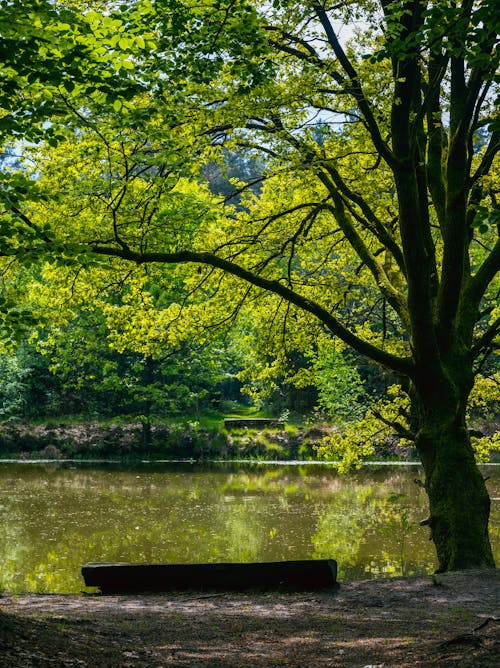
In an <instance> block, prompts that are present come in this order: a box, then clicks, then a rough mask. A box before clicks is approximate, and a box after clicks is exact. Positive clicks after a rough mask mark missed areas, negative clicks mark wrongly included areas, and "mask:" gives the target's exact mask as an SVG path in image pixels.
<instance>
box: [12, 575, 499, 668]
mask: <svg viewBox="0 0 500 668" xmlns="http://www.w3.org/2000/svg"><path fill="white" fill-rule="evenodd" d="M499 593H500V573H499V571H498V570H483V571H462V572H459V573H450V574H446V575H439V576H434V577H417V578H395V579H390V580H375V581H374V580H371V581H357V582H343V583H341V584H340V586H339V587H338V588H337V589H336V590H332V591H321V592H310V593H282V592H276V593H275V592H272V593H270V592H265V593H264V592H261V593H258V592H257V593H244V594H241V593H237V594H236V593H224V592H217V593H197V592H189V593H177V594H165V595H139V596H137V595H134V596H102V595H98V594H97V595H80V596H75V595H67V596H64V595H29V596H16V597H14V596H4V597H0V666H2V668H3V667H4V666H5V668H30V667H31V666H33V667H34V666H36V667H37V668H45V667H49V666H51V667H53V666H56V667H57V666H72V667H76V666H81V667H85V666H88V667H89V668H90V667H92V668H100V667H104V666H108V667H110V668H111V667H113V668H127V667H139V668H146V667H147V668H159V667H160V666H189V667H198V666H214V667H220V668H236V667H242V666H245V667H248V668H250V667H252V668H264V667H265V668H268V667H270V666H283V667H295V668H299V667H300V668H311V667H314V668H316V667H318V668H322V667H326V666H339V667H342V668H347V667H350V666H356V667H358V668H364V667H367V666H369V667H370V668H382V667H383V668H388V667H397V668H404V667H410V666H411V667H412V668H413V667H414V666H440V667H445V666H461V668H467V667H470V668H482V667H484V666H491V667H493V666H494V667H496V668H497V667H498V666H500V651H499V650H500V642H499V641H500V637H499V615H498V613H499V610H498V601H499Z"/></svg>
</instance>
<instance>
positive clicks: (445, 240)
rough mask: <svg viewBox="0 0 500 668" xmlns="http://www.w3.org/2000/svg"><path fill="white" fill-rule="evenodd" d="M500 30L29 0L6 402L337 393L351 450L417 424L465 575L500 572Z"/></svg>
mask: <svg viewBox="0 0 500 668" xmlns="http://www.w3.org/2000/svg"><path fill="white" fill-rule="evenodd" d="M498 23H499V16H498V11H496V7H495V3H494V2H492V1H491V0H463V1H462V2H448V0H443V1H439V2H435V3H430V2H429V3H427V2H417V1H414V0H411V1H406V0H394V1H390V2H388V1H386V0H382V1H381V2H365V1H364V0H362V1H360V2H359V1H352V2H351V1H350V0H349V1H348V2H345V3H342V4H340V5H337V4H334V5H330V4H328V3H323V2H319V1H318V0H307V1H305V2H300V3H299V2H294V1H293V0H276V1H275V2H272V3H261V2H258V0H230V1H228V2H224V1H221V0H206V1H202V2H201V3H200V2H197V3H193V2H191V0H181V1H179V0H176V1H175V2H170V0H156V1H154V2H152V1H150V0H137V1H135V2H131V3H126V4H123V5H119V4H117V3H114V2H107V1H106V0H89V1H88V2H85V3H82V2H73V1H72V0H57V1H56V2H49V1H48V0H46V1H45V0H30V1H28V2H25V1H24V0H23V1H22V2H21V1H20V0H12V1H11V2H1V3H0V33H1V44H0V47H1V49H2V56H3V58H2V60H3V64H2V73H3V77H2V83H1V85H0V108H1V110H2V111H1V116H0V131H1V133H2V138H3V145H4V149H3V150H4V153H3V158H2V169H1V171H0V181H1V184H0V185H1V200H2V216H1V219H0V255H1V258H2V285H1V289H2V294H1V304H0V305H1V312H2V328H3V351H2V352H3V356H2V362H1V364H2V369H3V373H2V387H1V388H0V391H1V393H2V397H3V413H4V417H5V418H6V419H8V418H17V417H19V418H29V419H40V418H42V419H45V418H46V417H48V416H56V415H75V414H81V415H92V416H95V417H108V416H110V415H124V416H127V415H130V416H132V417H133V416H136V417H139V416H143V418H144V419H146V420H150V419H151V418H152V417H153V416H154V417H155V418H156V417H158V418H167V417H169V416H172V415H180V414H184V415H191V414H193V413H194V414H201V413H203V412H204V411H205V412H210V411H214V410H215V411H219V412H220V413H224V412H225V411H226V409H227V408H228V407H229V406H230V404H231V402H235V401H236V402H241V401H242V400H243V398H244V397H246V398H247V399H246V401H247V402H252V403H253V405H255V406H257V407H258V408H261V407H264V408H265V409H266V410H268V411H269V412H271V413H273V414H277V415H288V413H289V412H292V413H298V414H312V413H313V412H314V411H317V415H318V416H321V419H326V420H329V421H330V422H332V423H333V424H335V425H336V427H338V428H336V429H335V430H332V432H331V433H330V435H329V436H328V437H327V438H326V439H325V440H324V442H323V443H322V445H321V447H320V448H319V449H318V455H319V456H326V457H338V456H340V457H343V458H344V461H345V462H346V465H352V464H355V463H356V462H357V461H359V460H360V459H361V458H363V457H364V456H366V455H367V454H369V453H370V451H371V448H372V438H373V436H375V435H377V436H378V437H380V435H381V434H383V433H387V434H392V435H394V434H395V435H396V436H397V437H398V439H399V441H400V442H401V443H402V444H408V443H410V444H412V447H414V448H416V451H417V452H418V456H419V457H420V459H421V462H422V464H423V467H424V469H425V474H426V476H425V488H426V491H427V494H428V497H429V509H430V514H429V518H428V524H429V527H430V530H431V535H432V539H433V541H434V543H435V545H436V549H437V553H438V558H439V563H440V568H441V570H449V569H456V568H460V567H464V566H465V567H469V566H492V565H493V558H492V554H491V548H490V544H489V539H488V528H487V527H488V517H489V505H490V504H489V498H488V494H487V491H486V487H485V484H484V480H483V477H482V475H481V473H480V472H479V470H478V468H477V464H476V458H477V457H478V456H479V457H482V458H487V457H488V456H489V454H488V453H489V449H490V448H491V447H495V443H497V444H498V433H495V429H494V428H492V426H491V425H492V423H493V422H494V416H495V410H496V409H497V408H498V395H499V392H498V388H499V382H498V379H499V376H498V356H497V351H498V335H499V331H500V319H499V310H498V294H499V289H500V286H499V282H498V280H499V279H498V275H499V268H500V241H499V238H498V231H499V225H500V218H499V212H498V199H497V198H498V178H499V172H498V161H497V153H498V148H499V136H500V134H499V132H500V128H499V124H498V117H497V110H496V101H497V98H496V95H497V88H496V86H497V83H498V81H497V79H496V77H497V71H498ZM241 390H243V394H242V395H241ZM231 407H232V408H234V405H233V406H231ZM474 418H475V419H476V422H474V421H473V420H474ZM464 499H466V500H467V503H466V504H464Z"/></svg>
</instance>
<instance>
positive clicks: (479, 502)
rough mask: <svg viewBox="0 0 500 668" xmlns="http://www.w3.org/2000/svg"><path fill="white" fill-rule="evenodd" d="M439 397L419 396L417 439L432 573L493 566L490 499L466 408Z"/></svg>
mask: <svg viewBox="0 0 500 668" xmlns="http://www.w3.org/2000/svg"><path fill="white" fill-rule="evenodd" d="M443 398H444V397H441V398H440V399H438V397H437V396H436V395H435V394H434V396H433V397H430V396H427V397H426V399H425V401H422V400H421V399H420V400H419V404H420V405H419V411H420V415H421V424H422V427H421V429H420V431H419V433H418V436H417V440H416V446H417V448H418V451H419V454H420V457H421V461H422V464H423V467H424V470H425V476H426V480H425V487H426V491H427V495H428V498H429V510H430V516H429V520H428V521H427V522H426V523H428V524H429V527H430V530H431V537H432V540H433V542H434V545H435V547H436V552H437V557H438V561H439V566H438V570H437V572H445V571H453V570H460V569H465V568H494V567H495V562H494V559H493V553H492V550H491V545H490V541H489V536H488V519H489V515H490V498H489V495H488V491H487V489H486V485H485V482H484V479H483V476H482V475H481V472H480V471H479V469H478V467H477V464H476V462H475V459H474V452H473V450H472V446H471V443H470V438H469V434H468V431H467V429H466V424H465V410H464V409H463V408H462V406H461V405H460V404H461V402H459V403H458V404H456V405H455V410H453V411H451V410H450V407H449V405H448V406H446V405H444V402H443V401H442V399H443ZM448 398H449V395H448ZM464 405H465V404H464Z"/></svg>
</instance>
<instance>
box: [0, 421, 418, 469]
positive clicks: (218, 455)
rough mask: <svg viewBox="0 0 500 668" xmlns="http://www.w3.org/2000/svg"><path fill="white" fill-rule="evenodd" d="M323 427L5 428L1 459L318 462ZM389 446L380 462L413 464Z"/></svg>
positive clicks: (80, 425) (138, 425)
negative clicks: (317, 450) (400, 460)
mask: <svg viewBox="0 0 500 668" xmlns="http://www.w3.org/2000/svg"><path fill="white" fill-rule="evenodd" d="M327 429H328V428H327V427H325V426H323V425H312V426H300V427H296V426H294V425H286V426H283V427H280V428H277V427H267V428H266V427H265V428H259V429H252V428H248V427H241V428H232V429H226V428H225V427H224V426H223V422H222V421H221V422H220V424H216V425H213V426H210V427H207V426H204V425H203V424H202V423H200V422H199V421H197V420H192V421H179V422H171V423H166V424H148V425H144V424H141V423H121V422H109V423H102V422H73V423H45V424H31V423H23V422H7V423H3V424H0V458H19V459H109V458H113V459H115V458H118V459H129V460H131V459H132V460H133V459H144V458H145V459H175V458H182V459H196V460H204V459H266V460H267V459H270V460H295V459H300V460H315V459H316V458H317V456H316V450H315V446H317V445H318V444H319V443H320V442H321V440H322V439H323V438H324V436H325V435H326V433H327ZM413 454H414V453H412V452H411V451H410V450H408V449H406V450H403V449H402V448H399V447H398V446H397V443H396V442H395V441H394V442H387V443H386V444H385V445H384V446H382V447H379V448H378V450H377V452H376V453H375V457H376V458H377V459H396V458H401V459H403V460H404V459H414V458H415V457H414V456H412V455H413Z"/></svg>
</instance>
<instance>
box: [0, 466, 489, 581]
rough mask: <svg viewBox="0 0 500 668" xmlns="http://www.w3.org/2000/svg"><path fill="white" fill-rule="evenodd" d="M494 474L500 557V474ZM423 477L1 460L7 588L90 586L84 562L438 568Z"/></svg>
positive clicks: (342, 569) (376, 572)
mask: <svg viewBox="0 0 500 668" xmlns="http://www.w3.org/2000/svg"><path fill="white" fill-rule="evenodd" d="M486 468H487V473H485V474H487V475H488V476H490V478H489V480H488V481H487V485H488V488H489V492H490V495H491V496H492V498H493V499H494V500H493V503H492V519H491V537H492V541H493V545H494V551H495V553H496V555H495V556H496V558H497V560H498V559H499V557H500V503H499V501H500V499H499V497H500V468H499V467H494V466H491V467H490V466H488V467H486ZM485 471H486V469H485ZM415 478H422V471H421V469H420V468H419V467H418V466H410V467H402V466H398V467H392V466H391V467H388V466H370V467H364V468H363V469H361V470H360V471H358V472H356V473H354V474H351V475H348V476H339V475H337V474H336V472H335V470H334V469H333V468H332V467H331V466H328V465H296V466H291V465H281V466H278V465H262V464H260V465H259V464H246V465H243V464H205V465H199V464H189V463H169V464H158V463H155V464H142V465H134V466H126V465H119V464H96V463H92V464H83V463H82V464H75V463H70V462H66V463H22V464H20V463H0V517H1V524H0V591H4V592H14V593H22V592H54V593H55V592H61V593H64V592H79V591H82V590H84V583H83V580H82V578H81V575H80V569H81V566H82V564H84V563H86V562H88V561H111V562H118V561H135V562H141V561H142V562H171V563H197V562H198V563H202V562H217V561H238V562H241V561H275V560H281V559H309V558H333V559H336V560H337V562H338V565H339V577H340V578H343V579H345V578H349V579H350V578H372V577H387V576H393V575H394V576H396V575H401V574H405V575H410V574H422V573H427V572H432V571H433V570H434V568H435V565H436V564H435V555H434V549H433V545H432V543H431V542H430V541H429V531H428V529H427V528H425V527H424V528H421V527H420V526H419V521H420V520H421V519H423V518H425V517H426V516H427V509H426V496H425V493H424V491H423V490H422V489H421V488H420V487H419V486H417V485H416V484H415V483H414V479H415Z"/></svg>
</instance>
